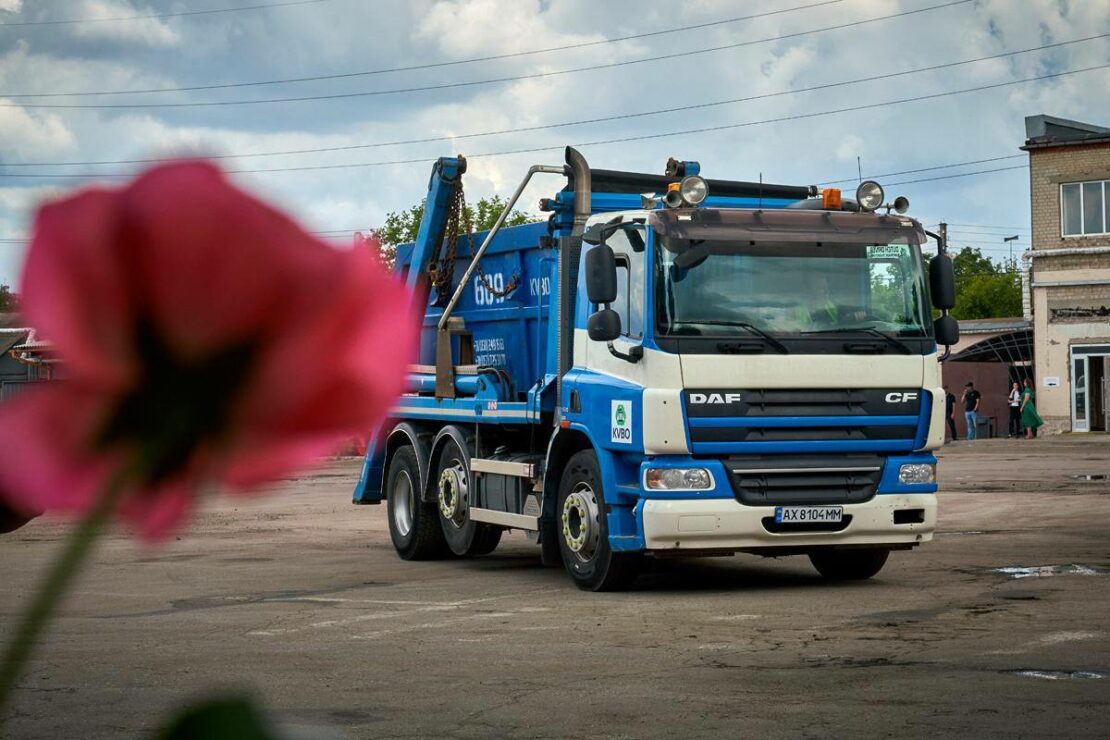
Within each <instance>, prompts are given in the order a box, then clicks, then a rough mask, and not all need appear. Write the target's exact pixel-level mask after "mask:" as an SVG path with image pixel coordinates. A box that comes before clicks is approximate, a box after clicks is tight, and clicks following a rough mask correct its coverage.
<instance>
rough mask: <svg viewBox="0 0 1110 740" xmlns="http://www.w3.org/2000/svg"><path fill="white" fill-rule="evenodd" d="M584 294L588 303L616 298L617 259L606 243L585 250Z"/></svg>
mask: <svg viewBox="0 0 1110 740" xmlns="http://www.w3.org/2000/svg"><path fill="white" fill-rule="evenodd" d="M586 295H587V296H589V299H590V303H597V304H602V303H612V302H613V301H615V300H617V260H616V257H615V256H614V255H613V249H612V247H610V246H609V245H607V244H599V245H598V246H596V247H594V248H593V249H591V250H590V251H589V252H586ZM618 334H619V332H618Z"/></svg>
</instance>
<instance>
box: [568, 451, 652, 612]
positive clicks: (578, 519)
mask: <svg viewBox="0 0 1110 740" xmlns="http://www.w3.org/2000/svg"><path fill="white" fill-rule="evenodd" d="M606 513H607V510H606V508H605V499H604V497H603V495H602V487H601V469H600V467H599V466H598V464H597V455H595V454H594V452H593V450H583V451H582V452H578V453H576V454H575V455H574V456H573V457H571V458H570V460H569V461H568V462H567V466H566V470H565V471H564V473H563V479H562V480H561V481H560V483H559V498H558V500H557V502H556V509H555V515H556V517H557V518H556V523H555V524H556V526H555V528H556V531H557V532H558V533H559V552H560V553H561V554H562V556H563V565H564V566H566V569H567V573H569V574H570V577H571V578H572V579H574V583H575V584H576V585H577V586H578V587H579V588H581V589H583V590H585V591H617V590H620V589H623V588H627V587H628V586H630V585H631V584H632V582H633V581H634V580H636V576H637V574H638V573H639V571H640V564H641V563H642V562H643V556H642V554H641V553H638V552H637V553H627V552H613V551H612V549H610V547H609V526H608V523H607V522H606V516H605V515H606Z"/></svg>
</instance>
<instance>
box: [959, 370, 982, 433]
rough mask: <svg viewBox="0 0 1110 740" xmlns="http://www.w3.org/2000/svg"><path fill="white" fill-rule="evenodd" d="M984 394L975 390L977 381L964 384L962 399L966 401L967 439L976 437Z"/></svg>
mask: <svg viewBox="0 0 1110 740" xmlns="http://www.w3.org/2000/svg"><path fill="white" fill-rule="evenodd" d="M981 398H982V394H981V393H979V391H977V390H975V383H972V382H970V381H969V382H968V384H967V385H966V386H964V393H963V396H961V400H962V401H963V402H964V418H965V419H967V441H968V442H971V441H972V440H974V439H975V421H976V420H977V419H978V418H979V400H980V399H981Z"/></svg>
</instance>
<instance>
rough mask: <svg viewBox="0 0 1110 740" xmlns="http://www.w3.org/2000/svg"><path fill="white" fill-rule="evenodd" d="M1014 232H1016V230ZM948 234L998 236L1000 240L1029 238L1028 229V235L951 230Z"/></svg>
mask: <svg viewBox="0 0 1110 740" xmlns="http://www.w3.org/2000/svg"><path fill="white" fill-rule="evenodd" d="M1014 231H1016V229H1015V230H1014ZM948 233H950V234H969V235H971V236H997V237H998V238H999V239H1001V238H1002V237H1009V236H1019V237H1027V236H1029V233H1028V229H1026V233H1024V234H1021V233H1017V234H1015V233H1014V232H1006V231H974V230H972V229H949V230H948Z"/></svg>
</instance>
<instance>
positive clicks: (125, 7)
mask: <svg viewBox="0 0 1110 740" xmlns="http://www.w3.org/2000/svg"><path fill="white" fill-rule="evenodd" d="M65 7H66V11H65V12H66V13H72V15H69V16H67V17H69V18H82V19H86V18H87V19H89V20H91V21H100V22H93V23H76V24H74V25H73V26H72V27H71V28H72V33H73V35H74V36H76V37H78V38H83V39H94V40H103V41H122V42H128V43H134V44H143V45H147V46H173V45H175V44H177V43H178V42H179V41H180V40H181V38H180V36H178V34H177V32H176V31H174V30H173V29H172V28H170V27H169V26H168V25H166V24H165V23H164V22H163V21H161V20H159V19H158V18H141V19H137V20H129V21H115V20H107V19H111V18H129V17H134V16H144V15H153V14H155V12H156V11H154V10H152V9H151V8H149V7H147V6H139V7H135V6H133V5H132V4H131V3H130V2H128V1H127V0H81V1H80V2H74V3H66V4H65Z"/></svg>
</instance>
